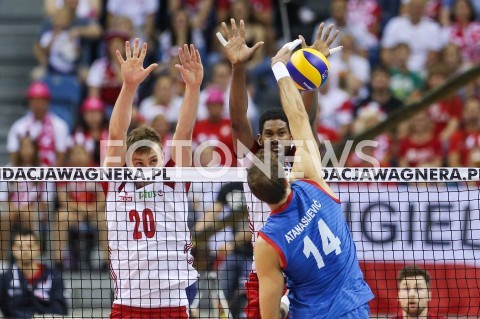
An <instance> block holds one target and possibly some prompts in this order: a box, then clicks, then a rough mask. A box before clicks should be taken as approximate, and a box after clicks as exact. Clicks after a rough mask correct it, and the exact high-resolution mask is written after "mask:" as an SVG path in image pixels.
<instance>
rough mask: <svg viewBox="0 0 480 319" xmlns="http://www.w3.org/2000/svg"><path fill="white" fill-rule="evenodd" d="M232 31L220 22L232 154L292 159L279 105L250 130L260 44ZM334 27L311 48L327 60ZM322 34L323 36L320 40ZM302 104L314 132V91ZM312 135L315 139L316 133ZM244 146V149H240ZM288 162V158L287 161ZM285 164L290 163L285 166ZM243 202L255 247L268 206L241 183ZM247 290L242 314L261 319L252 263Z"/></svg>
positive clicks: (241, 158)
mask: <svg viewBox="0 0 480 319" xmlns="http://www.w3.org/2000/svg"><path fill="white" fill-rule="evenodd" d="M230 23H231V29H230V30H229V28H228V27H227V25H226V23H225V22H224V23H222V27H223V31H224V33H225V34H226V36H227V40H228V41H222V40H224V39H222V40H220V37H219V40H220V42H222V44H223V46H224V48H225V54H226V56H227V58H228V59H229V60H230V63H231V64H232V69H233V72H232V84H231V91H230V117H231V122H232V135H233V141H234V148H235V154H236V156H237V159H238V162H239V166H243V167H249V166H250V164H251V160H252V156H253V155H254V154H255V153H256V152H257V151H258V150H259V149H261V148H263V147H264V146H266V145H267V146H268V145H270V148H271V150H272V151H274V152H277V153H280V152H282V153H283V154H284V155H285V156H293V155H294V154H295V147H294V146H292V136H291V134H290V128H289V126H288V119H287V117H286V115H285V113H284V112H283V110H282V109H281V107H280V106H279V107H278V108H275V109H271V110H267V111H266V112H265V113H263V114H262V116H261V117H260V121H259V134H258V137H257V139H255V138H254V136H253V131H252V127H251V125H250V122H249V120H248V118H247V109H248V101H247V66H246V63H247V62H248V61H249V60H250V59H251V57H252V56H253V54H254V53H255V52H256V51H257V49H259V48H260V47H261V46H262V45H263V42H258V43H256V44H255V45H254V46H253V47H251V48H249V47H248V46H247V44H246V43H245V24H244V22H243V20H240V28H239V29H238V30H237V25H236V22H235V20H234V19H231V20H230ZM333 27H334V26H333V24H332V25H330V26H328V28H327V29H326V31H325V34H323V28H324V23H321V24H320V26H319V30H318V35H317V39H316V41H315V43H314V44H313V45H312V46H310V47H311V48H313V49H315V50H318V51H320V52H322V53H323V54H324V55H325V56H326V57H328V56H329V55H330V51H329V47H330V45H331V44H332V42H333V41H334V40H335V39H336V37H337V35H338V30H337V31H335V32H334V33H333V34H332V36H330V33H331V31H332V29H333ZM322 35H323V37H322ZM300 38H301V39H302V48H305V47H307V45H306V44H305V39H303V37H302V36H300ZM302 99H303V103H304V105H305V107H306V111H307V113H308V115H309V119H310V125H311V126H312V130H313V131H314V132H315V125H314V124H315V123H314V121H315V117H316V114H317V108H318V103H317V92H316V91H309V92H304V93H302ZM314 136H315V137H317V134H316V132H315V133H314ZM241 146H244V147H241ZM287 159H288V158H287ZM286 164H287V165H288V164H289V163H286ZM244 191H245V199H246V201H247V206H248V211H249V219H250V230H251V231H252V245H255V239H256V238H257V233H258V230H259V229H260V228H261V227H262V226H263V225H264V224H265V222H266V220H267V218H268V216H269V214H270V208H269V207H268V205H267V204H265V203H263V202H262V201H260V200H259V199H258V198H256V197H255V196H254V195H253V194H252V193H251V192H250V189H249V187H248V184H247V183H244ZM245 286H246V289H247V299H248V304H247V306H246V307H245V313H246V315H247V318H249V319H260V307H259V294H258V277H257V274H256V269H255V261H254V262H253V264H252V272H251V273H250V275H249V278H248V281H247V283H246V284H245Z"/></svg>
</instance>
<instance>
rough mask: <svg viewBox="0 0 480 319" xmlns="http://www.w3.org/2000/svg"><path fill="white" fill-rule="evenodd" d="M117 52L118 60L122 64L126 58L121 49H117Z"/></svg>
mask: <svg viewBox="0 0 480 319" xmlns="http://www.w3.org/2000/svg"><path fill="white" fill-rule="evenodd" d="M115 54H116V55H117V60H118V62H119V63H120V64H123V63H125V60H124V59H123V57H122V54H121V53H120V51H119V50H117V51H115Z"/></svg>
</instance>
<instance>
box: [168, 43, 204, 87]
mask: <svg viewBox="0 0 480 319" xmlns="http://www.w3.org/2000/svg"><path fill="white" fill-rule="evenodd" d="M178 57H179V58H180V63H181V65H180V64H175V67H176V68H177V69H178V70H179V71H180V74H181V75H182V78H183V81H184V82H185V84H186V85H187V86H195V87H200V85H201V84H202V81H203V65H202V59H201V58H200V52H198V50H196V49H195V47H194V45H193V44H190V49H189V48H188V45H186V44H184V45H183V48H178Z"/></svg>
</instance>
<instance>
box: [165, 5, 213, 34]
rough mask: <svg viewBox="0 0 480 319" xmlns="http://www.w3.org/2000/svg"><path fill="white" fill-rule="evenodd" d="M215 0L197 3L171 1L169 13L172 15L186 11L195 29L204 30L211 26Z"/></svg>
mask: <svg viewBox="0 0 480 319" xmlns="http://www.w3.org/2000/svg"><path fill="white" fill-rule="evenodd" d="M214 2H215V1H214V0H195V1H184V2H182V1H169V2H168V11H169V13H170V15H173V13H174V12H176V11H178V10H181V9H183V10H185V11H186V12H187V13H188V20H189V21H190V25H191V26H192V28H194V29H199V30H204V29H205V28H207V27H208V25H209V24H210V21H209V20H210V19H209V18H210V17H211V15H212V8H213V5H214Z"/></svg>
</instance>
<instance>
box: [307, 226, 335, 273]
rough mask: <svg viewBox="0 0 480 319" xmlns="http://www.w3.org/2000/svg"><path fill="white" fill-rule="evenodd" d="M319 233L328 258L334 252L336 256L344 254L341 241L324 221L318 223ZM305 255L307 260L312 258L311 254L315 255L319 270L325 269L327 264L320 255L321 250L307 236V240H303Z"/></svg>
mask: <svg viewBox="0 0 480 319" xmlns="http://www.w3.org/2000/svg"><path fill="white" fill-rule="evenodd" d="M318 231H319V232H320V238H321V240H322V249H323V253H324V254H325V255H326V256H327V255H328V254H330V253H332V252H334V251H335V255H338V254H340V253H341V252H342V249H341V248H340V244H341V242H340V239H338V237H336V236H335V235H334V234H333V233H332V231H331V230H330V228H328V226H327V224H325V222H324V221H323V219H320V220H319V221H318ZM303 253H304V254H305V257H307V258H309V257H310V254H312V255H313V258H315V261H316V262H317V267H318V269H321V268H323V267H325V262H324V261H323V258H322V255H321V254H320V250H319V249H318V248H317V246H315V244H314V243H313V241H312V240H311V239H310V237H308V236H305V239H303Z"/></svg>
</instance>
